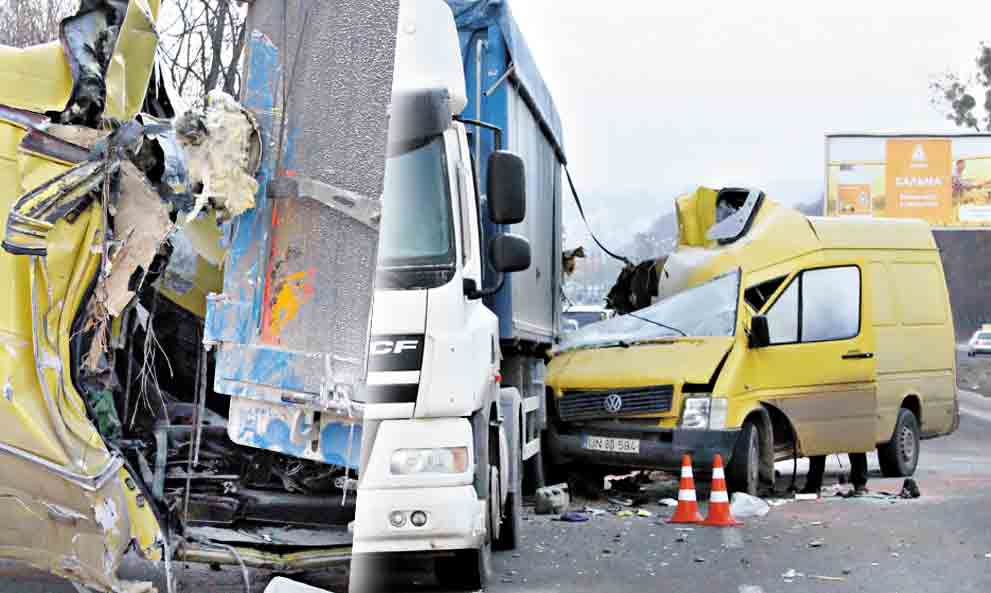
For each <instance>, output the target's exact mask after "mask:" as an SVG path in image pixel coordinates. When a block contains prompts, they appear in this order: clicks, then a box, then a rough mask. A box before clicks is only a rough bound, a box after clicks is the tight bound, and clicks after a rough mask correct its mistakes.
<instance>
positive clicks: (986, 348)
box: [967, 325, 991, 356]
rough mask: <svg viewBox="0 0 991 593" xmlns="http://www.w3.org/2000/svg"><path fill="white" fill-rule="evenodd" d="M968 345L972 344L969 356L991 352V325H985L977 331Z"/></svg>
mask: <svg viewBox="0 0 991 593" xmlns="http://www.w3.org/2000/svg"><path fill="white" fill-rule="evenodd" d="M968 345H969V346H970V350H969V351H968V352H967V355H968V356H977V355H978V354H991V326H988V325H985V326H983V327H982V328H981V329H980V330H978V331H977V332H975V333H974V337H972V338H971V339H970V342H969V344H968Z"/></svg>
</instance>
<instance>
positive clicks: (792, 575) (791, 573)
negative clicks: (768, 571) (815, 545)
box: [781, 568, 805, 582]
mask: <svg viewBox="0 0 991 593" xmlns="http://www.w3.org/2000/svg"><path fill="white" fill-rule="evenodd" d="M804 576H805V575H804V574H802V573H800V572H798V571H797V570H795V569H794V568H789V569H788V570H787V571H785V572H784V573H782V574H781V578H783V579H785V580H786V581H788V582H790V581H792V580H793V579H800V578H803V577H804Z"/></svg>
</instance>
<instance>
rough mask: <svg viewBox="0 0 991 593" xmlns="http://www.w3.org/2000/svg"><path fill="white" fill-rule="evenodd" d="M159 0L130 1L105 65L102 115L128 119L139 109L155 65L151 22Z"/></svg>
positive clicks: (156, 43)
mask: <svg viewBox="0 0 991 593" xmlns="http://www.w3.org/2000/svg"><path fill="white" fill-rule="evenodd" d="M160 6H161V0H131V1H130V3H129V4H128V6H127V16H125V17H124V24H123V25H121V28H120V34H119V35H118V36H117V45H116V46H115V47H114V54H113V58H111V60H110V65H109V66H108V68H107V75H106V83H107V104H106V107H105V108H104V115H105V116H106V117H113V118H116V119H119V120H129V119H132V118H133V117H134V116H136V115H137V114H138V112H139V111H140V110H141V104H142V103H144V100H145V94H146V93H147V91H148V81H149V80H150V79H151V73H152V70H153V69H154V68H155V50H156V49H157V47H158V34H157V32H156V31H155V22H156V20H157V19H158V11H159V8H160Z"/></svg>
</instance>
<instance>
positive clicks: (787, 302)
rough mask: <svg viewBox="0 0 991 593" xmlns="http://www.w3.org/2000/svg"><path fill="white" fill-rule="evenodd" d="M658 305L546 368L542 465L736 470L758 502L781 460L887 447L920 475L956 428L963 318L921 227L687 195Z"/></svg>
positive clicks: (889, 460)
mask: <svg viewBox="0 0 991 593" xmlns="http://www.w3.org/2000/svg"><path fill="white" fill-rule="evenodd" d="M676 209H677V217H678V226H679V235H680V236H679V245H678V247H677V249H676V250H675V252H674V253H672V254H671V256H670V257H669V258H668V260H667V262H665V265H664V269H663V271H662V273H661V280H660V285H659V289H658V293H659V297H658V299H657V300H656V301H655V302H654V303H653V304H652V305H650V306H648V307H646V308H644V309H641V310H638V311H635V312H633V313H630V314H627V315H623V316H618V317H614V318H612V319H609V320H606V321H603V322H599V323H595V324H591V325H589V326H586V327H584V328H582V329H581V330H579V331H576V332H572V333H570V334H567V335H566V337H565V338H564V339H563V340H562V342H561V343H560V344H559V345H558V346H557V347H556V349H555V352H554V354H555V355H554V358H553V360H552V361H551V363H550V366H549V368H548V374H547V385H548V390H549V392H550V395H551V400H552V403H553V405H552V406H551V422H549V425H550V426H549V438H548V439H547V441H548V447H547V451H545V457H547V458H549V459H548V460H549V461H550V462H551V463H554V464H561V463H569V462H580V463H582V464H584V465H586V466H588V465H596V466H602V467H603V468H604V469H605V468H617V467H625V468H656V469H667V470H673V469H676V468H677V467H678V466H679V464H680V460H681V456H682V454H684V453H689V454H691V455H692V456H693V461H694V463H695V464H696V466H697V467H709V466H710V464H711V462H712V458H713V456H714V455H715V454H716V453H719V454H721V455H722V456H723V459H724V460H727V461H728V465H727V478H728V479H729V481H730V487H731V488H732V489H734V490H739V491H745V492H749V493H755V492H756V490H757V488H758V486H759V485H760V484H761V482H765V483H767V482H769V481H770V480H771V479H772V476H773V471H774V470H773V463H774V461H775V460H778V459H784V458H790V457H792V456H809V455H822V454H830V453H840V452H866V451H869V450H872V449H874V448H875V447H876V448H877V450H878V455H879V458H880V461H881V468H882V471H883V473H884V474H885V475H887V476H907V475H911V474H912V473H913V472H914V471H915V468H916V465H917V463H918V458H919V441H920V439H924V438H928V437H935V436H940V435H945V434H949V433H951V432H953V431H954V430H955V429H956V427H957V425H958V422H959V411H958V405H957V392H956V366H955V351H954V348H955V345H954V332H953V320H952V314H951V311H950V303H949V296H948V293H947V288H946V282H945V279H944V275H943V269H942V264H941V262H940V257H939V252H938V250H937V247H936V244H935V242H934V240H933V236H932V233H931V232H930V230H929V228H928V226H927V225H926V224H925V223H923V222H921V221H912V220H878V219H868V218H854V217H846V218H816V217H806V216H804V215H802V214H801V213H799V212H797V211H795V210H792V209H790V208H787V207H784V206H782V205H780V204H777V203H775V202H773V201H772V200H770V199H767V198H766V197H765V195H764V194H763V192H760V191H757V190H748V189H723V190H719V191H717V190H712V189H707V188H699V189H698V190H697V191H695V192H694V193H692V194H688V195H685V196H682V197H680V198H679V199H678V200H677V201H676Z"/></svg>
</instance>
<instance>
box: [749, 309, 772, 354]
mask: <svg viewBox="0 0 991 593" xmlns="http://www.w3.org/2000/svg"><path fill="white" fill-rule="evenodd" d="M770 345H771V330H770V329H769V328H768V326H767V317H764V316H763V315H754V316H753V317H751V318H750V342H749V346H750V347H751V348H764V347H765V346H770Z"/></svg>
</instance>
